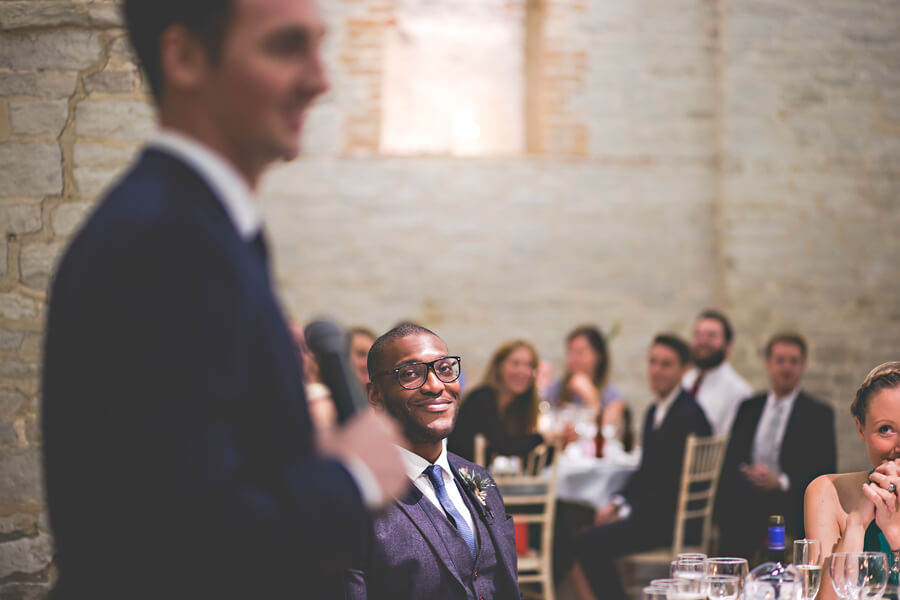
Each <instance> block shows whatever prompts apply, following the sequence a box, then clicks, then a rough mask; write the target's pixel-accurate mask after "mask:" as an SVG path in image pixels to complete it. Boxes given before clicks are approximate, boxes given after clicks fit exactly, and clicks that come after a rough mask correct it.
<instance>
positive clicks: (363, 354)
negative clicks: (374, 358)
mask: <svg viewBox="0 0 900 600" xmlns="http://www.w3.org/2000/svg"><path fill="white" fill-rule="evenodd" d="M375 337H376V336H375V334H374V333H372V330H371V329H366V328H365V327H351V328H350V329H348V330H347V348H348V351H349V353H350V365H351V366H352V367H353V372H354V373H356V378H357V379H358V380H359V382H360V384H362V385H365V384H367V383H369V371H368V369H367V368H366V361H367V360H368V358H369V348H371V347H372V344H374V343H375Z"/></svg>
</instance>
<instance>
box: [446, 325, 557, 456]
mask: <svg viewBox="0 0 900 600" xmlns="http://www.w3.org/2000/svg"><path fill="white" fill-rule="evenodd" d="M539 362H540V361H539V359H538V354H537V350H535V349H534V346H532V345H531V344H530V343H529V342H526V341H525V340H513V341H511V342H506V343H505V344H503V345H502V346H500V347H499V348H498V349H497V351H496V352H494V355H493V356H492V357H491V360H490V362H488V367H487V371H486V372H485V375H484V380H483V381H482V384H481V386H480V387H477V388H475V389H474V390H472V391H471V392H469V394H468V395H467V396H466V399H465V400H464V401H463V405H462V408H461V409H460V411H459V420H457V422H456V429H454V430H453V433H452V434H451V435H450V438H449V439H448V440H447V444H448V448H449V449H450V450H451V451H452V452H454V453H455V454H458V455H459V456H462V457H463V458H465V459H467V460H473V459H474V447H475V435H476V434H479V433H480V434H482V435H484V437H485V438H486V439H487V444H488V446H487V457H488V459H489V458H490V457H491V456H492V455H497V454H499V455H504V456H519V457H521V458H522V459H523V460H524V459H525V457H526V456H527V455H528V453H529V452H530V451H531V450H532V449H534V447H535V446H537V445H538V444H541V443H543V442H544V441H546V440H545V437H544V436H543V435H542V434H541V433H538V432H536V427H537V417H538V404H539V403H540V398H539V397H538V393H537V387H536V383H535V379H536V374H537V365H538V364H539ZM574 435H575V433H574V427H572V426H571V425H570V426H569V429H568V430H567V431H566V432H564V436H567V437H568V439H569V441H571V439H572V438H573V437H574Z"/></svg>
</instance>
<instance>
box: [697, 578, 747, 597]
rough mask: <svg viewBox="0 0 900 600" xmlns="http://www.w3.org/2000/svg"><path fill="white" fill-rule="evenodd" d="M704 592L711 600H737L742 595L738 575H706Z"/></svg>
mask: <svg viewBox="0 0 900 600" xmlns="http://www.w3.org/2000/svg"><path fill="white" fill-rule="evenodd" d="M703 591H704V592H705V593H706V597H707V598H709V600H735V598H737V597H738V594H740V593H741V585H740V579H739V578H738V576H737V575H705V576H704V577H703Z"/></svg>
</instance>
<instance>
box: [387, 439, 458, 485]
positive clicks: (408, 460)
mask: <svg viewBox="0 0 900 600" xmlns="http://www.w3.org/2000/svg"><path fill="white" fill-rule="evenodd" d="M397 448H399V449H400V457H401V458H402V459H403V466H404V467H406V475H407V476H408V477H409V478H410V479H411V480H412V481H415V480H416V479H418V478H419V477H421V476H422V474H423V473H424V472H425V469H427V468H428V467H430V466H431V463H430V462H428V461H427V460H425V459H424V458H422V457H421V456H419V455H418V454H416V453H415V452H412V451H410V450H407V449H406V448H403V447H402V446H397ZM434 464H436V465H437V466H439V467H440V468H441V469H443V470H444V471H446V472H447V474H449V475H453V471H452V470H450V461H449V460H447V440H446V439H445V440H443V441H442V442H441V454H440V455H439V456H438V458H437V460H436V461H434Z"/></svg>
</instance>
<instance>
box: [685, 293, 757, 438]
mask: <svg viewBox="0 0 900 600" xmlns="http://www.w3.org/2000/svg"><path fill="white" fill-rule="evenodd" d="M733 341H734V329H732V328H731V323H730V322H729V321H728V318H727V317H726V316H725V315H723V314H722V313H720V312H719V311H717V310H712V309H707V310H704V311H703V312H701V313H700V314H699V315H698V316H697V320H696V322H695V323H694V336H693V338H692V339H691V358H692V360H693V362H694V366H695V367H696V368H693V369H691V370H690V371H688V372H687V373H685V375H684V381H682V384H683V385H684V389H686V390H688V391H689V392H690V393H691V395H692V396H694V398H696V399H697V402H698V403H699V404H700V406H701V407H703V412H704V413H706V418H707V419H709V424H710V425H712V428H713V433H715V434H716V435H726V434H727V433H728V432H729V431H731V423H732V422H733V421H734V415H735V414H737V409H738V406H739V405H740V403H741V402H743V401H744V400H746V399H747V398H749V397H750V394H752V393H753V388H751V387H750V384H749V383H747V382H746V380H744V378H743V377H741V376H740V374H739V373H738V372H737V371H735V370H734V367H732V366H731V363H730V362H728V355H729V353H730V352H731V345H732V342H733Z"/></svg>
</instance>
